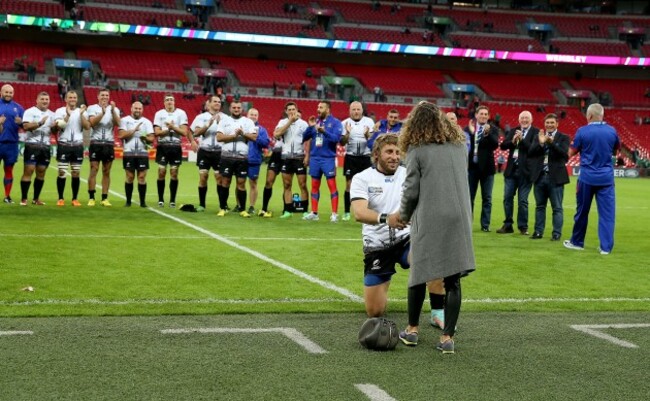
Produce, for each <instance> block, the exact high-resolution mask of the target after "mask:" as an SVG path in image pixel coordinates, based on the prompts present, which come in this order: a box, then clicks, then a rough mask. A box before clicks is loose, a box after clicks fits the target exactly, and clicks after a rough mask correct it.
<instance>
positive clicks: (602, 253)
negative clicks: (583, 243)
mask: <svg viewBox="0 0 650 401" xmlns="http://www.w3.org/2000/svg"><path fill="white" fill-rule="evenodd" d="M598 252H600V254H601V255H609V252H607V251H603V250H602V249H601V248H600V247H598Z"/></svg>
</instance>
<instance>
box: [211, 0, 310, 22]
mask: <svg viewBox="0 0 650 401" xmlns="http://www.w3.org/2000/svg"><path fill="white" fill-rule="evenodd" d="M285 4H293V5H295V6H298V7H306V6H310V5H311V4H313V2H312V1H310V0H291V1H277V0H270V1H269V0H267V1H256V0H222V1H221V7H222V8H223V11H224V12H225V13H227V14H243V15H258V16H263V17H278V18H289V19H291V18H297V17H299V16H300V15H299V13H298V12H295V13H292V12H287V11H285V8H284V6H285Z"/></svg>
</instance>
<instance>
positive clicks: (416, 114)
mask: <svg viewBox="0 0 650 401" xmlns="http://www.w3.org/2000/svg"><path fill="white" fill-rule="evenodd" d="M400 148H401V149H400V150H401V151H402V152H404V153H406V170H407V171H406V180H405V182H404V191H403V194H402V202H401V208H400V213H399V214H400V216H399V217H396V216H395V217H393V218H392V219H390V220H389V222H388V223H389V225H390V226H391V227H394V228H399V227H402V226H403V225H405V224H407V223H408V222H410V223H411V269H410V273H409V283H408V286H409V289H408V317H409V324H408V326H407V327H406V330H404V331H403V332H401V333H400V339H401V340H402V342H403V343H404V344H406V345H416V344H417V338H418V325H419V320H420V312H421V311H422V303H423V302H424V298H425V295H426V283H427V281H431V280H435V279H439V278H443V279H444V284H445V291H446V294H445V307H444V308H445V327H444V330H443V332H442V335H441V336H440V341H439V342H438V344H437V346H436V348H437V349H438V350H440V351H442V352H443V353H454V340H453V337H454V331H455V329H456V322H457V321H458V314H459V313H460V304H461V290H460V278H461V276H465V275H467V274H468V273H470V272H471V271H473V270H474V269H475V263H474V247H473V245H472V208H471V204H470V198H469V186H468V182H467V149H466V147H465V136H464V134H463V132H462V131H461V130H460V129H458V127H457V126H455V125H453V124H451V123H450V122H449V120H447V118H446V117H445V116H444V115H443V114H442V113H441V112H440V110H439V109H438V107H437V106H436V105H434V104H432V103H429V102H420V104H418V105H417V106H416V107H415V108H414V109H413V111H411V114H410V115H409V118H408V119H407V121H406V122H405V124H404V127H403V128H402V133H401V135H400ZM391 220H392V221H391Z"/></svg>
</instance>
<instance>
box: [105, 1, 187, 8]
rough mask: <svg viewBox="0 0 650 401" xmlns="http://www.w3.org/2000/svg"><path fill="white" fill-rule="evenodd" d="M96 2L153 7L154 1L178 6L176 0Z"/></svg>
mask: <svg viewBox="0 0 650 401" xmlns="http://www.w3.org/2000/svg"><path fill="white" fill-rule="evenodd" d="M94 2H95V3H108V4H122V5H125V6H140V7H151V5H152V4H153V3H156V2H157V3H159V4H160V5H161V6H163V7H164V8H171V9H174V8H176V3H177V2H176V0H94Z"/></svg>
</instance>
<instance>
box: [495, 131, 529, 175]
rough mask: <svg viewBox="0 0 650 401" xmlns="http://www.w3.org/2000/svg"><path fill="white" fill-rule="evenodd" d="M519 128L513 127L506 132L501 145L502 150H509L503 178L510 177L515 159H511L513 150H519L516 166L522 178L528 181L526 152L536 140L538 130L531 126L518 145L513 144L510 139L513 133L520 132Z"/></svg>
mask: <svg viewBox="0 0 650 401" xmlns="http://www.w3.org/2000/svg"><path fill="white" fill-rule="evenodd" d="M520 129H521V127H515V128H513V129H511V130H510V132H508V134H507V135H506V139H505V140H504V141H503V143H502V144H501V146H500V147H501V149H502V150H509V151H510V154H509V155H508V162H507V164H506V170H505V171H504V172H503V176H504V177H506V178H507V177H510V176H512V173H513V170H514V169H515V159H514V158H513V157H512V156H513V154H514V152H515V149H519V154H518V161H517V166H518V168H519V172H520V174H521V176H522V177H525V178H526V179H527V180H529V181H530V167H531V166H530V163H529V161H528V150H529V149H530V145H531V144H532V143H533V140H537V134H539V128H536V127H533V126H531V127H530V128H529V129H528V132H527V133H526V137H525V138H524V139H523V140H521V141H519V143H518V144H515V143H514V142H513V141H512V138H513V137H514V136H515V132H516V131H517V130H520Z"/></svg>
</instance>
